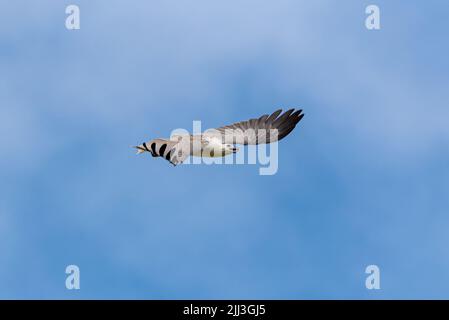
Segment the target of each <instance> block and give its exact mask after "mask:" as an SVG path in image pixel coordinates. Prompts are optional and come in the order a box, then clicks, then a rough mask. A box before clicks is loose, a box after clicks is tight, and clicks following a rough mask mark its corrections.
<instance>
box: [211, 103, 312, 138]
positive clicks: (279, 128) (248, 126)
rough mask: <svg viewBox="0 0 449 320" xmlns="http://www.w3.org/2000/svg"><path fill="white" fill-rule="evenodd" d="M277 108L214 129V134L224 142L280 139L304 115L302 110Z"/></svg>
mask: <svg viewBox="0 0 449 320" xmlns="http://www.w3.org/2000/svg"><path fill="white" fill-rule="evenodd" d="M281 113H282V110H277V111H275V112H273V113H272V114H271V115H268V114H265V115H263V116H261V117H260V118H258V119H250V120H247V121H241V122H236V123H234V124H231V125H228V126H224V127H220V128H217V129H215V130H216V132H215V134H213V133H212V135H214V136H219V137H221V139H222V141H223V142H224V143H232V144H260V143H270V142H274V141H278V140H281V139H282V138H284V137H285V136H286V135H288V134H289V133H290V132H292V130H293V129H294V128H295V127H296V125H297V124H298V122H299V121H300V120H301V119H302V118H303V117H304V114H303V113H302V110H296V111H295V109H290V110H288V111H286V112H284V113H283V114H281Z"/></svg>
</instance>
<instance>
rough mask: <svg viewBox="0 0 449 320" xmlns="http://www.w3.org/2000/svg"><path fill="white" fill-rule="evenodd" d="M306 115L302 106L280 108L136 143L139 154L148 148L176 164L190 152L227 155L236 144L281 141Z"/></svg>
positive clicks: (203, 154) (233, 149) (151, 152)
mask: <svg viewBox="0 0 449 320" xmlns="http://www.w3.org/2000/svg"><path fill="white" fill-rule="evenodd" d="M303 117H304V113H302V110H295V109H290V110H288V111H286V112H284V113H282V110H277V111H275V112H273V113H272V114H271V115H268V114H265V115H263V116H261V117H260V118H257V119H250V120H247V121H241V122H236V123H233V124H231V125H227V126H223V127H219V128H217V129H211V130H207V131H206V132H203V133H201V134H198V135H190V134H187V135H172V136H171V137H170V139H162V138H157V139H153V140H150V141H147V142H144V143H142V144H141V145H138V146H135V148H136V149H137V154H140V153H144V152H149V153H150V154H151V155H152V156H153V157H162V158H164V159H165V160H167V161H169V162H170V163H171V164H173V165H174V166H176V165H178V164H181V163H182V162H183V161H184V160H185V159H187V157H188V156H196V157H224V156H226V155H228V154H232V153H236V152H237V151H238V148H237V147H236V145H238V144H241V145H248V144H252V145H257V144H262V143H271V142H274V141H279V140H281V139H283V138H284V137H285V136H287V135H288V134H289V133H290V132H292V130H293V129H294V128H295V127H296V125H297V124H298V122H299V121H300V120H301V119H302V118H303Z"/></svg>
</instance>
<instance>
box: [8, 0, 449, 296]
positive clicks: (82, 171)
mask: <svg viewBox="0 0 449 320" xmlns="http://www.w3.org/2000/svg"><path fill="white" fill-rule="evenodd" d="M69 4H77V5H79V7H80V10H81V29H80V30H76V31H69V30H67V29H66V28H65V18H66V14H65V7H66V6H67V5H69ZM369 4H377V5H378V6H379V7H380V10H381V26H382V28H381V30H379V31H368V30H367V29H366V28H365V26H364V20H365V17H366V15H365V7H366V6H367V5H369ZM0 12H1V13H0V17H1V19H0V147H1V148H0V154H1V157H0V193H1V197H0V253H1V254H0V298H45V299H48V298H58V299H59V298H67V299H77V298H127V299H132V298H137V299H154V298H158V299H204V298H206V299H213V298H236V299H239V298H260V299H312V298H323V299H345V298H356V299H372V298H385V299H392V298H449V253H448V249H447V244H448V242H449V235H448V233H447V230H448V228H449V197H448V193H449V167H448V165H447V163H448V160H449V149H448V148H447V146H448V143H449V126H448V125H447V119H448V117H449V109H448V101H449V91H448V89H447V88H449V76H448V75H449V59H447V57H448V56H449V44H448V42H447V35H448V31H449V30H448V24H447V16H448V15H449V5H448V3H447V1H443V0H441V1H437V0H433V1H417V0H416V1H381V0H376V1H362V0H360V1H355V0H353V1H352V0H347V1H336V0H328V1H326V0H320V1H298V0H294V1H293V0H292V1H283V0H281V1H264V2H263V3H261V2H260V1H255V0H247V1H205V0H198V1H166V0H164V1H137V0H135V1H99V0H97V1H50V0H48V1H44V0H41V1H20V0H19V1H5V0H3V1H1V2H0ZM279 107H282V108H288V107H301V108H303V109H304V111H305V113H306V116H305V118H304V120H303V121H302V122H301V123H300V125H299V126H298V128H297V129H296V130H295V131H294V132H293V133H292V134H291V135H290V136H288V137H287V138H286V139H285V140H283V141H282V143H280V144H279V170H278V172H277V174H276V175H273V176H260V175H258V170H257V167H256V166H254V165H237V166H220V165H215V166H209V165H201V166H199V165H186V166H178V167H176V168H173V167H172V166H171V165H170V164H169V163H167V162H165V161H162V160H160V159H153V158H151V157H149V156H139V157H137V156H135V154H134V151H133V150H131V149H130V148H129V147H130V146H132V145H135V144H137V143H141V142H142V141H144V140H149V139H151V138H154V137H159V136H162V137H163V136H168V135H169V134H170V132H171V130H172V129H175V128H186V129H190V128H191V127H192V120H201V121H202V124H203V128H209V127H216V126H220V125H224V124H227V123H232V122H235V121H238V120H245V119H248V118H251V117H256V116H260V115H262V114H265V113H269V112H272V111H274V110H275V109H277V108H279ZM69 264H76V265H78V266H79V267H80V270H81V289H80V290H72V291H69V290H67V289H66V288H65V277H66V274H65V268H66V266H67V265H69ZM370 264H376V265H378V266H379V267H380V271H381V290H378V291H369V290H367V289H366V288H365V277H366V275H365V273H364V271H365V267H366V266H367V265H370Z"/></svg>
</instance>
